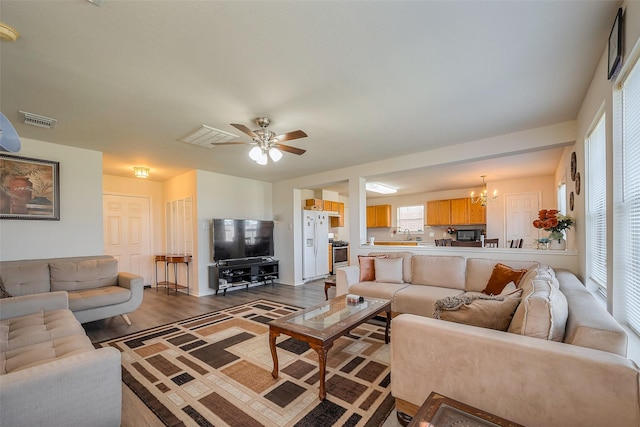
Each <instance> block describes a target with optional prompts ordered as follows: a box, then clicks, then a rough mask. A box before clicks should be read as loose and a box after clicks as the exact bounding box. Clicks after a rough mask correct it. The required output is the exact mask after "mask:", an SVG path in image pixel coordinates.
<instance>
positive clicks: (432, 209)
mask: <svg viewBox="0 0 640 427" xmlns="http://www.w3.org/2000/svg"><path fill="white" fill-rule="evenodd" d="M449 224H451V200H431V201H429V202H427V225H449Z"/></svg>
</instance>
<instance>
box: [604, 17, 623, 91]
mask: <svg viewBox="0 0 640 427" xmlns="http://www.w3.org/2000/svg"><path fill="white" fill-rule="evenodd" d="M622 40H623V36H622V8H620V9H618V13H616V19H615V20H614V21H613V28H611V34H609V67H608V68H607V79H609V80H611V77H613V76H614V75H615V74H616V73H617V72H618V71H619V69H620V65H622Z"/></svg>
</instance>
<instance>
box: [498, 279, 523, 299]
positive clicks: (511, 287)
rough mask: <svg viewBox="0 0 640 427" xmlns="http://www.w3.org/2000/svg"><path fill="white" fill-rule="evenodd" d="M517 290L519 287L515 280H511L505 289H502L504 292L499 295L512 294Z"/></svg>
mask: <svg viewBox="0 0 640 427" xmlns="http://www.w3.org/2000/svg"><path fill="white" fill-rule="evenodd" d="M517 291H518V287H517V286H516V284H515V283H514V282H513V281H511V282H509V283H507V286H505V287H504V289H503V290H502V292H500V294H499V295H500V296H505V295H511V294H512V293H514V292H517Z"/></svg>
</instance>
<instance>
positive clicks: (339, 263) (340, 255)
mask: <svg viewBox="0 0 640 427" xmlns="http://www.w3.org/2000/svg"><path fill="white" fill-rule="evenodd" d="M331 255H332V256H331V260H332V262H331V274H336V271H337V269H338V268H340V267H346V266H348V265H349V242H345V241H344V240H333V241H332V242H331Z"/></svg>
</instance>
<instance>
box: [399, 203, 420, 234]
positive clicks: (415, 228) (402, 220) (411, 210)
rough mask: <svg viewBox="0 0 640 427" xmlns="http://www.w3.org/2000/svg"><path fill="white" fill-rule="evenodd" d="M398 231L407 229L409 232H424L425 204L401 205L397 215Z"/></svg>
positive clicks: (401, 231)
mask: <svg viewBox="0 0 640 427" xmlns="http://www.w3.org/2000/svg"><path fill="white" fill-rule="evenodd" d="M396 218H397V221H396V224H397V227H398V233H403V232H404V231H405V230H406V231H408V232H409V233H422V232H424V205H417V206H401V207H399V208H398V210H397V215H396Z"/></svg>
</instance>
